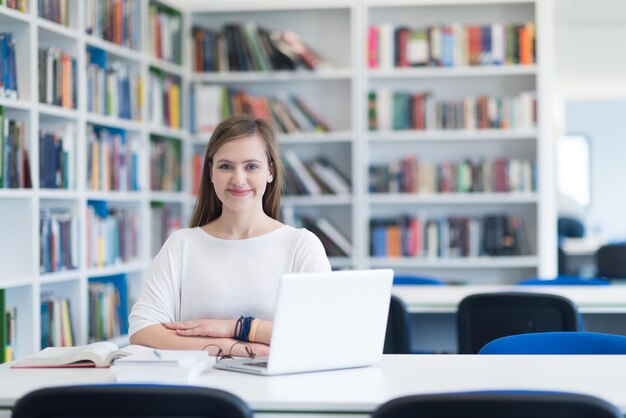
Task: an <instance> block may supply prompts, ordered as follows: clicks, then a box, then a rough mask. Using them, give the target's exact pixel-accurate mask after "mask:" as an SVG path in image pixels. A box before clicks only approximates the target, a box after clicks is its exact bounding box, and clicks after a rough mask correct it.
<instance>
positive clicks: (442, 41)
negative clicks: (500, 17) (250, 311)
mask: <svg viewBox="0 0 626 418" xmlns="http://www.w3.org/2000/svg"><path fill="white" fill-rule="evenodd" d="M367 57H368V66H369V68H385V69H388V68H393V67H396V68H406V67H419V66H435V67H460V66H468V65H515V64H522V65H526V64H534V63H535V62H536V59H535V25H534V23H533V22H525V23H500V22H496V23H491V24H485V25H462V24H460V23H453V24H450V25H446V24H442V25H435V26H428V27H425V28H409V27H407V26H404V25H400V26H397V25H393V24H390V23H381V24H380V25H372V26H370V27H369V29H368V43H367Z"/></svg>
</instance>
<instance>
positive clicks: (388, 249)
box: [370, 214, 530, 259]
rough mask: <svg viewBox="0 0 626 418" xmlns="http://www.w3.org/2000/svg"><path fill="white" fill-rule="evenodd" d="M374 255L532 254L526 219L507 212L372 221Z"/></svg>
mask: <svg viewBox="0 0 626 418" xmlns="http://www.w3.org/2000/svg"><path fill="white" fill-rule="evenodd" d="M370 254H371V255H372V256H373V257H422V258H430V259H433V258H459V257H483V256H490V257H497V256H522V255H529V254H530V245H529V242H528V237H527V235H526V230H525V227H524V222H523V220H522V218H520V217H517V216H507V215H504V214H494V215H486V216H482V217H436V218H430V219H429V218H425V217H422V216H411V215H403V216H399V217H394V218H377V219H372V220H371V221H370Z"/></svg>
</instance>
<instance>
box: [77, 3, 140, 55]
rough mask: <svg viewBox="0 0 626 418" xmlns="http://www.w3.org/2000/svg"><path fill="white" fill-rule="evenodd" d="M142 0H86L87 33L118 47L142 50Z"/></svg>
mask: <svg viewBox="0 0 626 418" xmlns="http://www.w3.org/2000/svg"><path fill="white" fill-rule="evenodd" d="M140 12H141V0H86V2H85V18H86V19H87V20H86V28H87V33H88V34H90V35H94V36H97V37H99V38H101V39H104V40H106V41H109V42H113V43H115V44H117V45H120V46H123V47H126V48H132V49H140V48H141V27H142V25H141V13H140Z"/></svg>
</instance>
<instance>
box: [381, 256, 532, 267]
mask: <svg viewBox="0 0 626 418" xmlns="http://www.w3.org/2000/svg"><path fill="white" fill-rule="evenodd" d="M369 263H370V265H371V266H372V267H377V268H407V267H408V268H446V269H485V268H489V269H517V268H523V267H525V268H537V266H538V264H539V261H538V259H537V257H478V258H475V257H472V258H450V259H444V258H436V259H426V258H378V257H371V258H370V259H369Z"/></svg>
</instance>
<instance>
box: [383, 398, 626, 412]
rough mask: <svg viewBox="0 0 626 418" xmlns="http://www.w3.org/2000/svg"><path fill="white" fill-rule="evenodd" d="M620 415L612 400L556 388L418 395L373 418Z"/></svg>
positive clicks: (397, 401)
mask: <svg viewBox="0 0 626 418" xmlns="http://www.w3.org/2000/svg"><path fill="white" fill-rule="evenodd" d="M459 417H464V418H502V417H506V418H618V417H621V413H620V411H619V410H618V409H617V408H616V407H615V406H613V405H611V404H610V403H608V402H606V401H604V400H602V399H599V398H596V397H592V396H588V395H580V394H571V393H553V392H474V393H448V394H436V395H414V396H405V397H402V398H397V399H393V400H391V401H389V402H386V403H384V404H383V405H381V406H380V407H379V408H378V409H377V410H376V411H374V414H373V415H372V418H459Z"/></svg>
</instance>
